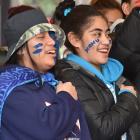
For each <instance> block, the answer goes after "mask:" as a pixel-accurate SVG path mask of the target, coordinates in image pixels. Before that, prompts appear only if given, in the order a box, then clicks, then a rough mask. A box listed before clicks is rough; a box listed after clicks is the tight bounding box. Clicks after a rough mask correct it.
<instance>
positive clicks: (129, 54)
mask: <svg viewBox="0 0 140 140" xmlns="http://www.w3.org/2000/svg"><path fill="white" fill-rule="evenodd" d="M132 1H133V2H132ZM132 1H131V2H132V3H133V9H132V11H131V13H130V14H129V15H128V16H127V18H126V20H125V22H123V23H122V24H121V26H120V25H118V26H117V28H116V30H115V31H116V32H117V34H116V35H115V40H114V41H113V48H112V50H111V53H110V56H111V57H113V58H115V59H118V60H119V61H121V62H122V64H123V65H124V74H123V75H124V76H125V77H126V78H128V79H129V80H130V82H131V83H132V84H133V85H134V86H135V87H136V89H137V90H138V91H139V92H140V65H139V64H140V35H139V33H140V0H137V1H136V0H132ZM117 30H118V31H117ZM138 95H139V94H138Z"/></svg>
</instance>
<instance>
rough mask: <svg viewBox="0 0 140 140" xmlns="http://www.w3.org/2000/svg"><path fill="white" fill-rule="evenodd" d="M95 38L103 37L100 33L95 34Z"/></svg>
mask: <svg viewBox="0 0 140 140" xmlns="http://www.w3.org/2000/svg"><path fill="white" fill-rule="evenodd" d="M93 35H94V36H95V37H97V38H98V37H100V36H101V33H100V32H96V33H95V34H93Z"/></svg>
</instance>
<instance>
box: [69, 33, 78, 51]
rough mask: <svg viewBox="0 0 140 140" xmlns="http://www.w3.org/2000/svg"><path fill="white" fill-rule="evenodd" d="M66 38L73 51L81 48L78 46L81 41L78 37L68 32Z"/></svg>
mask: <svg viewBox="0 0 140 140" xmlns="http://www.w3.org/2000/svg"><path fill="white" fill-rule="evenodd" d="M67 37H68V40H69V42H70V43H71V44H72V45H73V47H75V49H78V48H79V47H80V46H81V45H80V43H81V41H80V39H79V37H78V36H77V35H76V34H74V33H73V32H69V33H68V35H67Z"/></svg>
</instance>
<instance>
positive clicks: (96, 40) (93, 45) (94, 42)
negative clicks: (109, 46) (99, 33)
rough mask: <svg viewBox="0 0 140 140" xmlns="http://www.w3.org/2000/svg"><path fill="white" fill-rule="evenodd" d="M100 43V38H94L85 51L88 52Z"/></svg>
mask: <svg viewBox="0 0 140 140" xmlns="http://www.w3.org/2000/svg"><path fill="white" fill-rule="evenodd" d="M99 44H100V40H99V39H98V38H97V39H94V40H92V41H91V42H90V43H89V44H88V45H87V47H86V48H85V51H86V52H87V53H88V52H89V50H90V49H91V48H92V47H95V46H98V45H99Z"/></svg>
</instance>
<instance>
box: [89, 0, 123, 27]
mask: <svg viewBox="0 0 140 140" xmlns="http://www.w3.org/2000/svg"><path fill="white" fill-rule="evenodd" d="M91 5H92V6H94V8H96V9H97V10H98V11H100V12H101V13H102V14H103V15H104V16H105V17H106V18H107V20H108V23H109V26H111V25H112V24H113V23H114V22H115V21H116V20H117V19H121V18H123V13H122V9H121V6H120V4H119V3H118V2H117V1H116V0H98V1H97V2H96V3H94V4H93V2H92V1H91Z"/></svg>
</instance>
